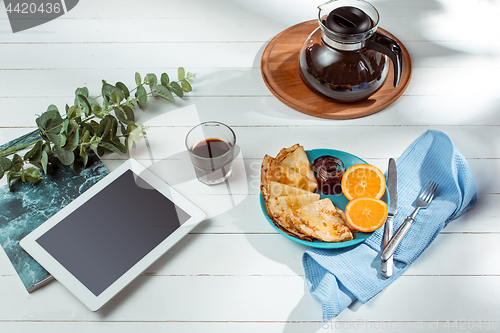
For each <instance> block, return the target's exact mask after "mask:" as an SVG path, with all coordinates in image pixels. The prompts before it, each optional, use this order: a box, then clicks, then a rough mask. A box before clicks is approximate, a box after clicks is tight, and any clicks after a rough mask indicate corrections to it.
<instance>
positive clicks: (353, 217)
mask: <svg viewBox="0 0 500 333" xmlns="http://www.w3.org/2000/svg"><path fill="white" fill-rule="evenodd" d="M387 211H388V207H387V204H386V203H385V202H383V201H382V200H378V199H372V198H357V199H354V200H351V201H350V202H349V203H348V204H347V206H346V207H345V217H346V220H347V223H348V224H349V226H350V227H351V228H352V229H355V230H358V231H361V232H372V231H375V230H377V229H378V228H380V227H381V226H382V225H383V224H384V222H385V220H386V219H387Z"/></svg>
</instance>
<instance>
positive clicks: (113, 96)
mask: <svg viewBox="0 0 500 333" xmlns="http://www.w3.org/2000/svg"><path fill="white" fill-rule="evenodd" d="M122 100H123V99H122V98H121V97H120V95H118V94H115V93H112V94H111V101H113V103H115V104H120V102H121V101H122Z"/></svg>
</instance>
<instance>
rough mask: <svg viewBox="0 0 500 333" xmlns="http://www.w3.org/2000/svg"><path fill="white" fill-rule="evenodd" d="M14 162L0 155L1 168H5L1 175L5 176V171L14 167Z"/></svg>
mask: <svg viewBox="0 0 500 333" xmlns="http://www.w3.org/2000/svg"><path fill="white" fill-rule="evenodd" d="M12 166H13V164H12V161H11V160H9V159H8V158H7V157H3V156H2V157H0V168H1V169H2V170H3V172H2V173H1V176H2V177H3V174H4V172H7V171H9V170H10V169H11V168H12Z"/></svg>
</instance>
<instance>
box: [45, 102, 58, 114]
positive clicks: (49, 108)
mask: <svg viewBox="0 0 500 333" xmlns="http://www.w3.org/2000/svg"><path fill="white" fill-rule="evenodd" d="M47 111H57V113H59V109H58V108H57V106H55V105H54V104H50V105H49V107H48V108H47Z"/></svg>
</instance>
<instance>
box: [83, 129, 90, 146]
mask: <svg viewBox="0 0 500 333" xmlns="http://www.w3.org/2000/svg"><path fill="white" fill-rule="evenodd" d="M89 141H90V131H89V130H88V128H85V129H84V130H83V135H82V142H83V143H87V142H89Z"/></svg>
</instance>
